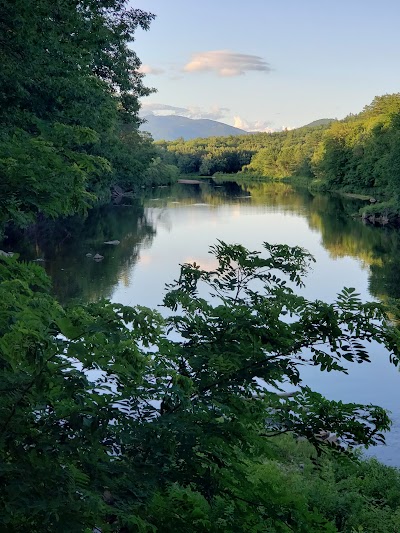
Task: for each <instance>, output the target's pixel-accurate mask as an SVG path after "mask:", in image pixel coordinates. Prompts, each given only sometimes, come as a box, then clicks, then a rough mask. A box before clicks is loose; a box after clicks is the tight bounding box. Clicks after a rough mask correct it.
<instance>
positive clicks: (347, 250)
mask: <svg viewBox="0 0 400 533" xmlns="http://www.w3.org/2000/svg"><path fill="white" fill-rule="evenodd" d="M358 208H359V202H357V201H355V200H348V199H345V198H342V197H339V196H327V195H316V196H315V198H314V200H313V202H312V203H311V204H310V211H309V213H308V221H309V224H310V227H312V228H315V229H318V231H320V233H321V236H322V244H323V246H324V247H325V248H326V249H327V250H328V251H329V253H330V255H331V257H333V258H337V257H345V256H350V257H354V258H356V259H359V260H360V261H361V262H362V263H363V265H364V266H366V267H368V268H369V273H370V276H369V290H370V292H371V294H372V295H373V296H375V297H377V298H380V299H385V298H387V297H392V298H400V284H399V272H400V235H399V232H398V231H397V230H396V229H391V228H378V227H373V226H369V225H364V224H363V223H362V222H361V221H360V220H359V219H356V220H354V219H353V218H352V217H351V216H349V215H350V213H354V212H357V211H358Z"/></svg>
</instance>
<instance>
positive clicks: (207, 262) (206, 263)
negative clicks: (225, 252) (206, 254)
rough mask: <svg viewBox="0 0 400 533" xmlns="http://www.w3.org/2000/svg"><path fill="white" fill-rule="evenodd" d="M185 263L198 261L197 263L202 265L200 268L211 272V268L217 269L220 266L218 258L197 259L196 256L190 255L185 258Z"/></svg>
mask: <svg viewBox="0 0 400 533" xmlns="http://www.w3.org/2000/svg"><path fill="white" fill-rule="evenodd" d="M183 263H190V264H191V265H192V264H193V263H196V265H200V268H202V269H203V270H206V271H207V272H210V271H211V270H216V269H217V268H218V266H219V263H218V261H217V260H216V259H209V258H207V259H198V258H197V259H196V258H194V257H188V258H187V259H184V260H183Z"/></svg>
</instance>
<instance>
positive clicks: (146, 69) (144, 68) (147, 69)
mask: <svg viewBox="0 0 400 533" xmlns="http://www.w3.org/2000/svg"><path fill="white" fill-rule="evenodd" d="M139 72H140V73H141V74H154V75H155V76H157V75H159V74H164V72H165V70H163V69H162V68H156V67H151V66H150V65H141V66H140V68H139Z"/></svg>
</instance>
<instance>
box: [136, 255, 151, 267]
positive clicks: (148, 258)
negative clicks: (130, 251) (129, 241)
mask: <svg viewBox="0 0 400 533" xmlns="http://www.w3.org/2000/svg"><path fill="white" fill-rule="evenodd" d="M139 262H140V263H141V264H142V265H149V264H150V263H152V262H153V258H152V256H151V255H150V254H143V253H141V254H140V256H139Z"/></svg>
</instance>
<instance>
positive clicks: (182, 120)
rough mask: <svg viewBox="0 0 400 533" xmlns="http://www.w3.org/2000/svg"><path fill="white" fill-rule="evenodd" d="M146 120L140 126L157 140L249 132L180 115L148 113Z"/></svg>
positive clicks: (214, 121) (215, 122) (211, 121)
mask: <svg viewBox="0 0 400 533" xmlns="http://www.w3.org/2000/svg"><path fill="white" fill-rule="evenodd" d="M144 119H145V120H146V122H145V123H144V124H142V125H141V126H140V129H141V130H142V131H148V132H149V133H151V136H152V137H153V139H154V140H155V141H159V140H161V139H163V140H165V141H173V140H175V139H178V138H179V137H183V138H184V139H185V141H186V140H188V139H195V138H196V137H223V136H228V135H245V134H247V133H248V132H247V131H244V130H241V129H239V128H234V127H233V126H228V124H223V123H222V122H217V121H216V120H208V119H192V118H187V117H181V116H178V115H163V116H161V115H147V116H146V117H144Z"/></svg>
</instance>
